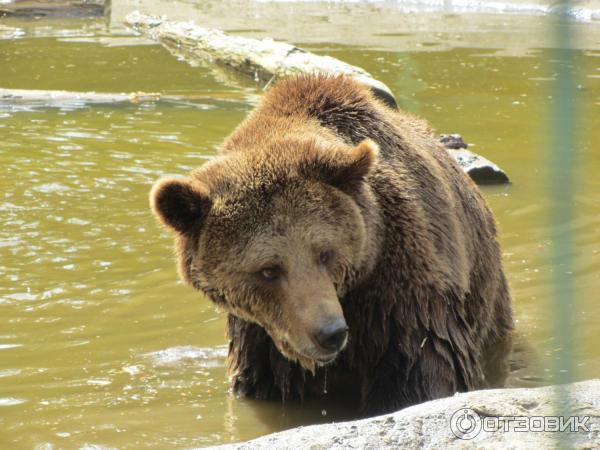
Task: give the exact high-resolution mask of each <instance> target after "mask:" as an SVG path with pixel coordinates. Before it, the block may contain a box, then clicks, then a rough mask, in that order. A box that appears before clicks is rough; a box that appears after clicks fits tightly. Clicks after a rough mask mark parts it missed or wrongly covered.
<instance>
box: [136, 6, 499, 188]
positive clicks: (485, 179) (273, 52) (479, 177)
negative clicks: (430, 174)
mask: <svg viewBox="0 0 600 450" xmlns="http://www.w3.org/2000/svg"><path fill="white" fill-rule="evenodd" d="M125 23H126V25H128V26H129V27H131V28H133V29H134V30H136V31H138V32H139V33H141V34H143V35H145V36H146V37H149V38H150V39H152V40H155V41H157V42H159V43H161V44H162V45H163V46H164V47H165V48H166V49H167V50H169V51H170V52H171V53H172V54H174V55H175V56H177V57H178V58H181V59H183V60H185V61H187V62H189V63H191V64H197V63H203V64H205V65H206V64H211V65H213V66H217V67H226V68H229V69H231V70H233V71H235V72H237V73H240V74H243V75H245V76H247V77H250V78H252V79H253V80H254V81H256V82H262V83H266V85H265V86H264V88H263V89H266V88H267V87H268V86H269V84H270V83H271V82H272V81H273V80H275V79H277V78H284V77H288V76H290V75H294V74H300V73H325V74H331V75H338V74H345V75H348V76H351V77H354V78H355V79H356V80H358V81H359V82H360V83H362V84H364V85H366V86H368V87H370V89H371V90H372V91H373V92H374V93H375V95H376V96H378V97H379V98H380V99H382V100H383V101H385V102H386V103H387V104H388V105H389V106H391V107H394V108H397V104H396V100H395V98H394V95H393V93H392V92H391V90H390V89H389V88H388V87H387V86H386V85H385V84H384V83H382V82H381V81H378V80H376V79H374V78H373V77H372V76H371V75H370V74H369V73H368V72H367V71H366V70H364V69H362V68H360V67H356V66H352V65H350V64H347V63H345V62H343V61H340V60H338V59H336V58H332V57H330V56H319V55H315V54H313V53H310V52H307V51H306V50H302V49H300V48H298V47H295V46H293V45H290V44H287V43H283V42H276V41H274V40H272V39H250V38H244V37H238V36H230V35H227V34H225V33H223V32H222V31H220V30H213V29H207V28H203V27H200V26H198V25H195V24H193V23H190V22H172V21H169V20H166V19H165V18H163V17H157V16H149V15H144V14H141V13H140V12H138V11H135V12H133V13H131V14H129V15H127V17H126V18H125ZM449 136H450V140H448V137H449ZM452 136H458V139H459V140H460V142H461V143H462V144H460V143H459V145H457V142H458V141H457V140H456V139H453V138H452ZM440 140H441V142H442V144H444V145H445V146H446V148H448V151H449V153H450V155H452V156H453V157H454V159H455V160H456V161H457V162H458V164H459V165H460V166H461V168H462V169H463V170H464V171H465V172H466V173H468V174H469V175H470V176H471V178H472V179H473V180H474V181H475V182H476V183H479V184H505V183H509V178H508V176H507V175H506V173H505V172H504V171H503V170H502V169H500V168H499V167H498V166H497V165H496V164H494V163H492V162H491V161H489V160H487V159H486V158H483V157H481V156H479V155H476V154H475V153H472V152H470V151H468V150H466V148H467V144H465V143H464V141H462V138H460V136H459V135H442V136H441V138H440Z"/></svg>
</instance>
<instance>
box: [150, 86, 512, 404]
mask: <svg viewBox="0 0 600 450" xmlns="http://www.w3.org/2000/svg"><path fill="white" fill-rule="evenodd" d="M151 203H152V207H153V209H154V211H155V212H156V214H157V216H158V218H159V219H160V220H161V221H162V222H163V223H164V224H165V225H166V226H167V227H168V228H169V229H170V230H172V231H174V234H175V237H176V243H177V251H178V260H179V269H180V274H181V276H182V278H183V279H184V280H185V281H186V282H188V283H189V284H191V285H192V286H193V287H195V288H196V289H198V290H200V291H202V292H203V293H205V294H206V295H207V296H208V297H209V298H210V299H211V300H212V301H213V302H214V303H215V304H216V305H218V306H219V307H220V308H222V309H223V310H225V311H227V312H228V335H229V339H230V343H229V369H230V374H231V377H232V383H233V389H234V392H236V393H237V394H240V395H244V396H250V397H254V398H259V399H277V398H278V399H295V398H305V397H308V396H313V395H324V394H323V384H322V383H323V374H324V370H327V376H328V379H329V380H330V381H329V386H328V389H329V391H335V389H336V385H335V383H336V381H335V380H337V379H346V380H351V384H352V386H354V387H355V388H356V391H355V394H356V396H357V400H358V401H359V402H360V403H361V405H362V408H363V413H364V414H366V415H372V414H380V413H385V412H389V411H394V410H397V409H400V408H402V407H405V406H408V405H411V404H415V403H419V402H423V401H426V400H430V399H435V398H439V397H443V396H448V395H452V394H453V393H455V392H457V391H468V390H472V389H476V388H483V387H488V386H496V385H499V384H501V383H502V382H503V377H504V376H505V364H504V359H505V356H506V353H507V351H508V349H509V347H510V336H511V331H512V327H513V322H512V311H511V299H510V294H509V291H508V286H507V282H506V279H505V276H504V273H503V269H502V262H501V252H500V249H499V246H498V243H497V241H496V225H495V221H494V218H493V216H492V214H491V212H490V210H489V209H488V207H487V206H486V204H485V201H484V199H483V198H482V195H481V193H480V192H479V189H478V188H477V187H476V186H475V184H474V183H473V182H472V181H471V180H470V179H469V177H468V176H467V175H465V174H464V173H463V172H462V170H461V169H460V168H459V167H458V165H457V164H456V163H455V162H454V160H453V159H452V158H451V157H450V156H449V155H448V153H447V150H445V149H444V148H443V147H442V146H441V145H440V144H439V142H438V141H437V139H436V138H435V136H434V135H433V132H432V131H431V130H430V128H429V126H428V125H427V124H426V123H425V122H423V121H421V120H419V119H417V118H415V117H413V116H411V115H409V114H407V113H405V112H401V111H397V110H393V109H390V108H389V107H388V106H386V105H385V104H384V103H383V102H381V101H380V100H378V99H377V98H375V97H374V96H373V94H372V93H371V92H370V91H369V90H368V89H367V88H365V87H363V86H361V85H359V84H358V83H357V82H355V81H353V80H352V79H350V78H347V77H344V76H339V77H327V76H299V77H295V78H291V79H287V80H283V81H280V82H278V83H277V84H276V85H275V87H273V88H271V90H269V91H268V92H267V93H266V94H265V96H264V98H263V99H262V101H261V103H260V105H259V106H258V107H257V108H256V109H255V110H254V111H253V112H252V113H251V114H250V115H249V116H248V118H246V120H245V121H243V122H242V123H241V124H240V125H239V126H238V127H237V129H236V130H235V131H234V132H233V133H232V134H231V136H229V137H228V138H227V139H226V140H225V142H224V143H223V145H222V148H221V152H220V156H219V157H217V158H216V159H214V160H212V161H210V162H208V163H206V164H204V165H203V166H201V167H200V168H198V169H196V170H195V171H193V172H192V173H191V174H189V175H188V176H187V177H186V178H184V179H167V180H161V181H159V182H158V183H157V184H156V185H155V186H154V188H153V190H152V193H151ZM344 321H345V322H344ZM332 324H337V325H336V326H337V328H336V333H337V334H336V335H335V336H334V337H335V338H336V339H335V340H333V341H332V340H331V339H329V341H327V338H331V336H332V333H329V334H325V336H326V339H323V333H324V331H323V330H330V329H331V327H332V326H334V325H332ZM346 324H347V327H345V325H346ZM328 327H329V328H328ZM346 329H347V331H346ZM334 341H335V342H334ZM332 342H333V343H332Z"/></svg>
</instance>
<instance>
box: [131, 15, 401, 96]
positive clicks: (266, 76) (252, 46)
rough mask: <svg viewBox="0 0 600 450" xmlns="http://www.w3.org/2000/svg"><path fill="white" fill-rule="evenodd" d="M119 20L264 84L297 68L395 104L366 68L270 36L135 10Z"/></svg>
mask: <svg viewBox="0 0 600 450" xmlns="http://www.w3.org/2000/svg"><path fill="white" fill-rule="evenodd" d="M125 23H126V24H127V25H128V26H130V27H131V28H133V29H134V30H136V31H138V32H140V33H142V34H144V35H145V36H147V37H149V38H150V39H153V40H155V41H158V42H160V43H161V44H162V45H163V46H164V47H166V48H167V49H168V50H170V51H171V52H172V53H174V54H175V55H177V56H180V57H183V59H187V60H188V61H190V60H191V61H193V62H195V61H197V60H198V59H200V60H207V61H209V62H211V63H214V64H218V65H221V66H226V67H228V68H229V69H232V70H235V71H237V72H239V73H242V74H244V75H246V76H249V77H251V78H252V79H254V80H255V81H257V82H262V83H266V84H269V83H270V82H271V81H272V80H274V79H277V78H285V77H288V76H290V75H294V74H299V73H325V74H331V75H337V74H345V75H349V76H352V77H354V78H356V79H357V80H358V81H360V82H361V83H363V84H365V85H367V86H369V87H370V88H371V89H372V90H373V91H374V92H375V93H376V94H377V95H378V96H379V97H380V98H382V99H383V100H384V101H386V102H387V103H388V104H390V105H391V106H394V107H396V100H395V98H394V95H393V94H392V91H391V90H390V88H388V87H387V86H386V85H385V84H384V83H382V82H381V81H379V80H376V79H374V78H373V77H372V76H371V75H370V74H369V73H368V72H367V71H366V70H364V69H361V68H360V67H356V66H352V65H350V64H347V63H345V62H343V61H340V60H339V59H336V58H332V57H331V56H319V55H315V54H314V53H311V52H307V51H306V50H303V49H301V48H298V47H296V46H294V45H290V44H287V43H285V42H276V41H274V40H273V39H250V38H244V37H239V36H230V35H227V34H225V33H223V32H222V31H220V30H212V29H207V28H203V27H200V26H197V25H194V24H192V23H189V22H172V21H169V20H166V19H164V18H161V17H156V16H148V15H144V14H141V13H139V12H138V11H135V12H133V13H131V14H129V15H127V17H126V18H125Z"/></svg>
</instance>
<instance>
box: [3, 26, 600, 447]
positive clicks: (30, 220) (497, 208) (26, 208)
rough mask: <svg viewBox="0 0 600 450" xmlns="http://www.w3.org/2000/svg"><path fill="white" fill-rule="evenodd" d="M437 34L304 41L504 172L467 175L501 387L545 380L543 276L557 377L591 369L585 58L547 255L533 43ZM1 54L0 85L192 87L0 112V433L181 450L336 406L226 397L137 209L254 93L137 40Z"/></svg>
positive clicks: (591, 227)
mask: <svg viewBox="0 0 600 450" xmlns="http://www.w3.org/2000/svg"><path fill="white" fill-rule="evenodd" d="M94 33H96V32H92V33H91V34H92V35H94ZM100 34H101V33H100ZM399 38H400V37H399ZM382 39H385V40H386V42H388V43H389V40H390V39H394V37H393V36H385V37H382ZM436 46H437V43H436V41H435V40H433V41H428V42H424V45H423V46H422V47H420V48H419V49H417V50H418V51H411V52H398V51H393V50H388V51H377V50H373V49H369V48H363V47H359V46H340V45H339V44H331V43H328V42H327V41H326V40H324V41H323V43H322V44H314V43H313V44H311V45H310V46H309V47H310V48H311V49H313V50H314V51H316V52H319V53H323V54H330V55H332V56H336V57H338V58H341V59H343V60H345V61H347V62H350V63H353V64H357V65H360V66H362V67H364V68H366V69H367V70H369V71H370V72H371V73H372V74H373V75H374V76H375V77H376V78H379V79H381V80H382V81H384V82H385V83H386V84H388V86H390V87H391V88H392V90H393V91H394V92H395V93H396V94H397V97H398V99H399V102H400V103H401V104H402V106H403V107H405V108H407V109H408V110H410V111H412V112H414V113H416V114H419V115H421V116H423V117H425V118H427V119H428V120H429V121H430V122H431V123H432V125H433V126H434V127H435V128H436V129H437V130H439V132H460V133H462V134H463V136H464V137H465V139H466V140H467V141H468V142H470V143H472V144H473V150H475V151H477V152H480V153H482V154H483V155H485V156H486V157H488V158H490V159H492V160H493V161H495V162H497V163H498V164H499V165H500V166H502V167H503V168H504V169H506V171H507V172H508V173H509V175H510V177H511V178H512V180H513V184H512V185H510V186H504V187H494V188H485V189H484V194H485V196H486V198H487V199H488V201H489V203H490V205H491V207H492V209H493V210H494V212H495V214H496V217H497V220H498V223H499V228H500V232H501V243H502V247H503V252H504V262H505V267H506V271H507V275H508V278H509V282H510V285H511V288H512V293H513V297H514V307H515V317H516V320H517V329H518V331H519V334H520V335H521V336H523V337H524V340H525V341H526V342H527V343H528V345H529V347H530V350H532V351H533V352H534V354H536V355H537V358H538V359H539V363H536V364H533V362H532V361H526V362H528V363H530V362H531V364H526V366H525V367H522V366H521V365H519V368H518V369H516V370H515V371H514V373H513V374H512V377H511V381H510V383H511V385H512V386H530V385H538V384H545V383H551V382H552V379H551V376H550V372H549V369H548V368H549V367H550V366H551V364H552V361H553V355H554V353H555V352H556V347H557V345H556V343H555V341H554V338H553V333H552V329H551V325H552V318H553V317H552V313H553V311H552V310H551V309H550V308H549V305H550V301H549V295H550V294H551V290H550V288H551V280H552V278H553V276H555V274H556V273H557V271H565V270H568V271H569V274H570V276H572V277H573V279H574V281H575V286H576V292H575V294H576V297H577V298H576V300H577V307H576V308H575V309H574V311H573V314H574V315H575V318H576V320H575V322H576V329H575V330H574V332H575V335H576V336H577V337H578V339H577V341H576V345H575V348H576V352H575V353H574V354H573V355H572V357H573V359H574V362H575V364H574V366H575V368H576V372H574V373H573V374H572V376H573V378H575V379H585V378H591V377H597V376H598V375H599V374H600V303H598V292H599V290H600V255H599V252H600V177H598V175H597V174H598V172H599V171H600V154H599V152H598V148H597V142H599V140H600V123H599V120H598V118H599V117H600V53H599V52H597V51H592V50H578V51H577V58H578V63H579V67H580V69H581V72H580V78H579V83H580V89H579V93H580V98H581V117H582V120H581V122H580V125H579V128H580V134H579V137H580V145H579V148H578V157H577V167H576V173H577V183H578V184H577V194H576V196H575V198H574V200H573V201H574V207H575V212H576V216H575V218H574V221H573V224H572V227H573V230H574V233H575V236H574V237H575V249H574V253H575V254H574V256H575V261H576V266H575V267H574V268H563V267H555V266H553V265H552V264H551V258H550V253H549V250H550V246H551V244H552V242H551V240H550V234H549V231H550V229H549V225H548V220H549V217H548V211H549V208H550V207H552V206H553V204H554V203H553V198H552V196H551V195H550V194H549V192H550V191H549V182H550V181H551V180H550V179H549V176H550V172H549V168H548V154H547V151H548V150H547V149H548V148H549V145H548V144H549V142H548V137H547V136H548V130H547V129H546V128H545V126H544V121H545V120H546V119H547V118H548V108H549V107H550V106H551V105H552V101H553V99H552V97H551V96H552V93H551V92H550V91H549V82H550V80H552V77H553V74H552V73H551V72H550V71H549V66H548V60H549V53H548V51H547V50H542V49H540V50H536V49H530V50H528V52H527V55H526V56H507V55H506V54H504V53H503V52H502V48H501V46H500V45H499V47H500V48H495V49H491V48H490V49H469V48H452V49H450V50H448V49H438V48H436ZM432 50H436V51H432ZM0 64H1V67H2V69H1V70H0V87H2V88H19V89H66V90H75V91H87V90H96V91H101V92H130V91H138V90H142V91H147V92H162V93H165V94H170V95H181V96H184V97H185V96H192V97H193V100H190V101H181V102H173V103H144V104H139V105H135V104H126V105H102V106H94V107H90V106H88V107H80V108H75V107H72V106H71V107H68V108H62V109H60V108H52V109H44V108H42V109H31V110H15V108H14V107H4V108H3V109H1V110H0V167H1V168H2V171H3V175H2V177H0V280H2V281H0V430H2V432H0V448H35V447H36V446H39V448H80V447H84V446H86V445H88V446H91V445H98V446H104V447H107V448H112V447H117V448H131V449H134V448H189V447H193V446H204V445H209V444H216V443H223V442H229V441H233V440H241V439H248V438H252V437H256V436H259V435H262V434H265V433H268V432H271V431H276V430H280V429H283V428H286V427H290V426H294V425H296V424H300V423H304V424H307V423H314V422H318V421H328V420H332V419H334V418H343V417H347V416H348V415H349V414H351V411H349V410H348V408H347V407H346V406H345V405H341V406H338V407H337V408H336V407H334V405H331V404H330V403H328V402H327V401H325V402H312V403H311V402H307V403H306V404H304V405H299V404H286V405H285V406H283V405H281V404H280V403H277V402H275V403H269V402H254V401H249V400H244V399H236V398H235V397H234V396H232V395H231V394H230V393H229V392H228V383H227V380H226V373H225V372H226V369H225V354H226V350H225V344H226V339H225V326H224V315H223V314H222V313H219V312H217V311H216V310H215V309H214V308H213V307H212V306H211V305H210V304H209V303H208V301H207V300H206V299H204V298H202V296H201V295H199V294H197V293H195V292H193V291H192V290H191V289H190V288H188V287H185V286H183V285H182V284H181V282H179V281H178V280H177V274H176V270H175V264H174V260H173V251H172V241H171V237H170V236H169V235H168V234H167V233H166V232H164V231H163V230H161V229H160V228H159V227H158V226H157V225H156V223H155V221H154V219H153V217H152V216H151V214H150V212H149V209H148V200H147V199H148V191H149V189H150V187H151V185H152V183H153V182H154V181H155V180H156V179H157V178H159V177H161V176H164V175H172V174H184V173H186V172H187V171H189V170H191V169H192V168H194V167H197V166H198V165H200V164H202V163H203V162H204V161H206V160H207V158H210V157H211V156H213V155H214V154H215V151H216V148H217V146H218V144H219V142H220V141H221V140H222V139H223V138H224V137H225V136H226V135H227V134H228V133H229V132H230V131H231V130H232V129H233V128H234V127H235V125H236V124H238V123H239V122H240V121H241V120H242V118H243V117H244V115H245V114H246V113H247V112H248V111H249V110H250V109H251V107H252V105H253V103H254V102H255V100H256V98H257V95H259V94H260V90H259V89H257V88H256V87H255V86H253V85H252V83H251V82H243V81H236V82H235V83H233V84H232V83H225V80H224V79H223V78H221V77H220V76H219V74H216V73H214V72H212V71H210V70H209V69H206V68H191V67H189V66H188V65H186V64H184V63H182V62H179V61H177V60H175V59H174V58H173V57H172V56H170V55H169V54H168V53H167V52H166V51H165V50H163V49H162V48H161V47H158V46H149V45H143V46H120V45H114V46H103V45H101V44H99V43H94V42H88V43H85V42H79V41H72V40H68V39H67V40H65V39H63V38H55V37H51V38H26V39H21V40H0ZM565 229H566V227H565ZM528 355H530V356H528V358H530V357H531V358H533V355H532V354H528Z"/></svg>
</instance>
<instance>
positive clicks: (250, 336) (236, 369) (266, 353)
mask: <svg viewBox="0 0 600 450" xmlns="http://www.w3.org/2000/svg"><path fill="white" fill-rule="evenodd" d="M228 335H229V373H230V375H231V377H232V388H233V392H234V393H235V394H237V395H241V396H244V397H252V398H256V399H259V400H267V399H278V400H289V399H295V398H302V397H303V396H304V384H305V381H306V373H305V371H304V369H302V367H300V365H299V364H297V363H295V362H292V361H289V360H288V359H287V358H286V357H285V356H283V355H282V354H281V353H280V352H279V350H277V347H275V344H274V343H273V340H272V339H271V338H270V337H269V335H268V334H267V332H266V331H265V330H264V329H263V328H262V327H261V326H260V325H257V324H255V323H251V322H247V321H245V320H242V319H240V318H239V317H236V316H234V315H232V314H229V316H228Z"/></svg>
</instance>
